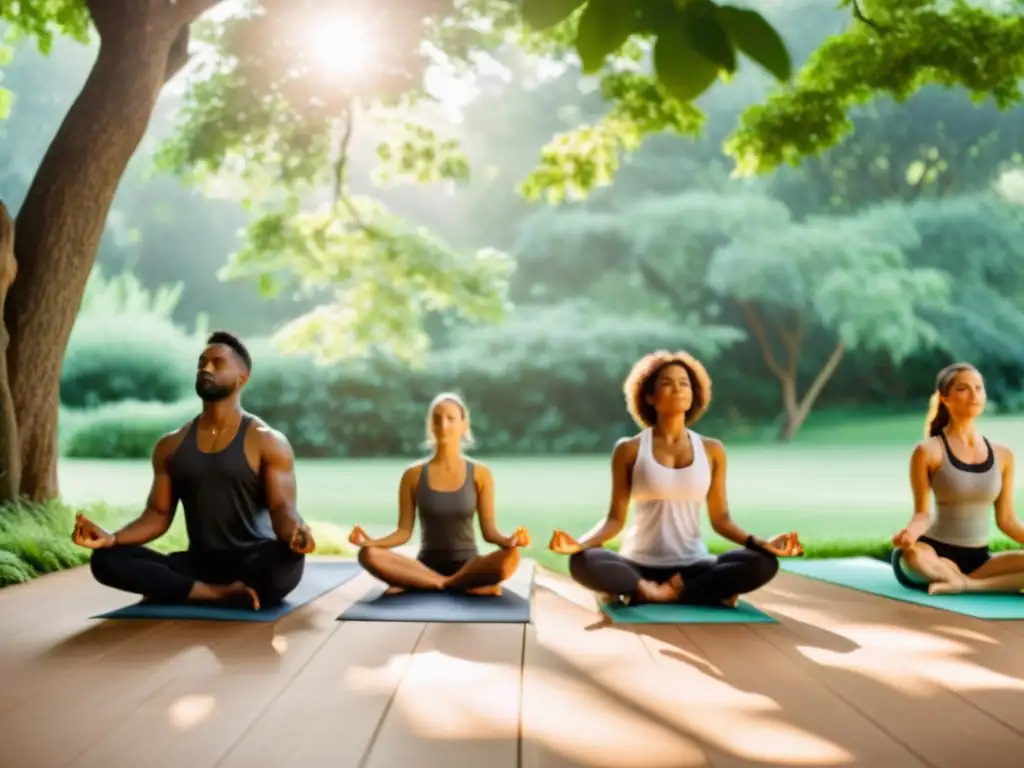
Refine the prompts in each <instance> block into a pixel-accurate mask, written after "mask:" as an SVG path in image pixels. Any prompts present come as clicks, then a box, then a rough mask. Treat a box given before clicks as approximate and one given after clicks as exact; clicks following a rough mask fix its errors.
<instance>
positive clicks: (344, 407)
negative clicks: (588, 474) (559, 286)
mask: <svg viewBox="0 0 1024 768" xmlns="http://www.w3.org/2000/svg"><path fill="white" fill-rule="evenodd" d="M452 338H453V342H452V344H451V345H450V347H449V348H447V349H444V350H438V351H436V352H434V353H432V354H431V355H430V356H429V359H427V360H426V361H425V363H424V364H423V365H421V366H419V367H417V368H410V367H409V366H407V365H406V364H404V363H402V362H400V361H397V360H394V359H388V358H385V357H377V358H374V359H370V360H360V361H352V362H345V363H340V364H332V365H319V364H317V363H316V362H315V361H314V360H313V359H312V358H310V357H306V356H294V355H286V354H284V353H282V352H280V351H277V350H275V349H273V347H272V346H271V345H269V344H268V343H266V342H253V343H252V344H250V347H251V350H252V352H253V358H254V361H255V362H254V367H253V374H252V379H251V381H250V382H249V384H248V386H247V387H246V391H245V395H244V397H243V404H244V405H245V407H246V408H247V409H248V410H249V411H251V412H253V413H255V414H257V415H259V416H260V417H262V418H263V419H265V420H266V421H267V422H269V423H270V424H271V425H272V426H273V427H275V428H277V429H280V430H282V431H283V432H285V434H287V435H288V437H289V439H290V440H291V442H292V444H293V446H294V448H295V450H296V453H297V454H298V455H300V456H307V457H323V458H329V457H338V458H342V457H368V456H408V455H418V454H419V453H420V452H421V451H422V443H423V440H424V437H425V417H426V413H425V408H426V405H427V403H428V402H429V401H430V399H431V398H432V397H433V396H434V395H435V394H437V393H438V392H441V391H445V390H454V391H457V392H459V393H460V394H462V395H463V397H465V398H466V401H467V402H468V403H469V405H470V408H471V409H472V412H473V414H472V415H473V427H474V432H475V433H476V436H477V441H478V444H479V447H478V450H479V451H480V452H482V453H491V454H520V453H533V454H536V453H548V454H565V453H591V452H594V451H607V450H610V449H611V446H612V444H613V443H614V441H615V440H616V439H617V438H618V437H621V436H622V435H623V434H627V433H629V432H630V431H631V430H633V429H634V427H633V426H632V425H631V423H630V421H629V418H628V416H627V415H626V412H625V407H624V402H623V396H622V380H623V378H624V377H625V375H626V373H627V372H628V370H629V367H630V366H631V365H632V364H633V362H634V361H635V360H636V359H637V358H638V357H639V356H640V355H642V354H644V353H646V352H649V351H651V350H652V349H657V348H661V347H667V348H675V347H683V348H687V349H689V350H690V351H692V352H693V353H694V354H696V355H697V356H699V357H702V358H705V359H709V358H712V357H713V356H714V355H715V354H716V353H717V352H718V351H719V350H720V349H721V348H722V347H723V346H725V345H727V344H729V343H730V342H732V341H734V340H735V339H736V338H737V335H736V334H735V333H733V332H731V331H723V330H720V329H714V328H705V329H702V330H701V331H700V332H699V333H698V332H694V331H690V330H687V329H680V328H678V327H676V326H672V325H669V324H667V323H662V322H659V321H655V320H650V319H647V318H638V319H634V320H628V321H623V320H622V319H621V318H617V319H615V320H614V321H610V320H607V319H604V318H602V317H600V316H598V315H595V314H591V313H588V312H586V311H584V310H581V309H566V308H561V309H558V310H538V311H536V312H532V313H529V314H523V315H520V316H519V317H517V318H515V319H514V321H513V322H511V323H509V324H506V325H504V326H502V327H494V328H474V329H471V330H465V331H462V332H459V333H456V334H454V335H453V337H452ZM191 346H192V347H193V348H192V349H191V350H190V354H189V357H190V359H191V358H194V356H195V349H194V347H195V346H196V345H195V344H192V345H191ZM152 352H153V355H154V357H158V358H159V359H160V361H161V365H164V364H166V360H167V358H166V357H165V356H164V355H163V352H162V351H161V350H157V349H154V350H152ZM109 365H110V366H111V368H112V370H111V371H110V373H109V374H108V378H107V380H106V383H105V384H104V385H103V387H105V388H104V389H103V391H104V392H109V391H112V390H113V389H114V385H113V383H112V382H115V381H130V380H132V377H133V376H134V375H135V372H136V371H151V372H152V371H156V370H163V369H162V368H161V365H157V364H155V363H153V362H152V360H150V361H144V360H142V359H141V357H130V356H125V357H123V358H121V359H120V360H118V361H115V360H114V359H113V358H110V362H109ZM117 365H124V366H125V367H124V369H122V370H120V371H118V370H113V369H115V368H116V367H117ZM180 365H184V363H182V364H180ZM133 366H134V367H133ZM178 370H181V368H180V367H179V369H178ZM184 370H185V371H186V372H189V371H191V362H189V364H188V366H187V367H186V368H185V369H184ZM139 378H140V380H141V378H142V375H141V373H140V374H139ZM187 379H188V382H189V389H191V376H190V375H189V376H188V377H187ZM99 389H100V387H99V386H98V385H95V386H94V389H93V390H92V391H98V390H99ZM142 389H143V387H141V386H139V387H138V388H137V390H142ZM161 391H162V392H164V393H167V392H170V391H171V390H170V388H167V389H165V390H161ZM183 391H184V387H180V388H179V389H178V390H177V392H178V393H179V396H180V393H183ZM137 395H138V392H137V391H136V396H135V397H134V398H133V400H136V401H137V400H139V399H142V398H139V397H138V396H137ZM145 399H151V400H158V399H161V398H158V397H151V398H145ZM66 404H67V405H71V403H66ZM198 410H199V404H198V401H197V400H196V399H195V398H194V397H190V398H188V399H186V400H184V401H179V402H177V403H168V404H163V403H139V402H126V403H122V404H109V405H106V406H104V407H100V408H95V409H92V410H91V411H89V412H88V413H77V414H76V415H75V416H74V417H73V418H69V420H68V423H69V425H70V424H71V423H73V424H74V427H73V429H70V434H68V435H67V437H66V439H65V442H64V445H65V451H66V454H67V455H69V456H75V457H92V458H99V457H102V458H142V457H144V456H148V455H149V454H150V451H151V450H152V446H153V443H154V442H155V441H156V439H157V438H158V437H159V436H160V435H161V434H164V433H165V432H167V431H170V430H171V429H175V428H177V427H179V426H181V424H183V423H184V422H185V421H187V420H188V419H189V418H191V417H192V416H194V415H195V414H196V413H197V412H198Z"/></svg>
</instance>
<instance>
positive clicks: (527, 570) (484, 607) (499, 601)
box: [338, 560, 534, 624]
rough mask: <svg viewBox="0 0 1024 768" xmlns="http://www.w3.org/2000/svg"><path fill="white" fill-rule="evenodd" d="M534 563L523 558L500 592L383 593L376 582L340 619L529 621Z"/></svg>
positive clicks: (471, 622) (452, 621) (479, 621)
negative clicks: (484, 594) (470, 593)
mask: <svg viewBox="0 0 1024 768" xmlns="http://www.w3.org/2000/svg"><path fill="white" fill-rule="evenodd" d="M533 572H534V564H533V562H531V561H529V560H525V561H523V562H522V563H521V564H520V566H519V569H518V570H517V571H516V572H515V573H514V574H513V575H512V578H510V579H508V580H507V581H505V582H504V583H503V584H502V585H501V586H502V589H503V592H502V594H501V595H499V596H497V597H494V596H489V595H488V596H476V595H460V594H457V593H452V592H401V593H399V594H397V595H385V594H384V591H385V590H386V589H387V588H386V587H384V586H378V587H375V588H374V589H372V590H371V591H370V592H369V593H368V594H367V595H366V596H365V597H363V599H361V600H359V601H358V602H356V603H353V604H352V605H351V606H349V608H348V610H346V611H345V612H344V613H342V614H341V615H340V616H339V617H338V620H339V621H415V622H432V623H439V624H443V623H448V624H529V623H530V616H531V612H530V608H531V606H530V598H531V597H532V596H533Z"/></svg>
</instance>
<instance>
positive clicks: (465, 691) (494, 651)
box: [345, 624, 525, 768]
mask: <svg viewBox="0 0 1024 768" xmlns="http://www.w3.org/2000/svg"><path fill="white" fill-rule="evenodd" d="M524 626H525V625H523V624H429V625H428V626H427V629H426V631H425V632H424V634H423V638H422V640H421V641H420V643H419V644H418V645H417V647H416V651H415V654H414V655H413V657H412V659H411V661H410V662H409V664H408V669H407V671H406V672H405V675H404V677H403V678H402V680H401V682H400V683H399V685H398V689H397V691H396V692H395V697H394V701H393V702H392V703H391V706H390V707H389V708H388V710H387V713H386V714H385V716H384V721H383V723H382V724H381V728H380V732H379V734H378V735H377V738H376V739H375V740H374V742H373V744H372V745H371V747H370V752H369V755H368V756H367V759H366V760H365V761H364V762H363V763H361V765H363V766H366V768H393V766H403V765H408V766H412V765H416V766H424V768H426V767H428V766H438V767H440V766H445V767H446V768H447V766H453V765H467V766H469V765H473V766H478V765H486V766H488V768H516V766H517V764H518V753H519V703H520V700H519V696H520V687H521V679H522V658H523V633H524ZM345 764H346V765H347V764H348V763H345Z"/></svg>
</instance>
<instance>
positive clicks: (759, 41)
mask: <svg viewBox="0 0 1024 768" xmlns="http://www.w3.org/2000/svg"><path fill="white" fill-rule="evenodd" d="M718 19H719V21H721V23H722V26H723V27H724V28H725V31H726V32H727V33H728V34H729V37H730V38H731V39H732V42H733V43H734V44H735V45H736V47H737V48H739V49H740V50H741V51H743V53H745V54H746V55H747V56H749V57H750V58H751V59H753V60H754V61H756V62H757V63H758V64H760V65H761V66H762V67H764V68H765V69H766V70H768V72H770V73H771V74H772V75H774V76H775V78H776V79H778V80H789V78H790V77H792V76H793V62H792V60H791V59H790V57H789V51H788V50H787V49H786V44H785V43H784V42H783V40H782V38H781V37H780V36H779V33H778V32H776V31H775V28H774V27H773V26H772V25H771V24H769V23H768V22H767V21H765V19H764V17H763V16H761V14H759V13H758V12H757V11H751V10H748V9H746V8H737V7H735V6H732V5H723V6H720V7H719V9H718Z"/></svg>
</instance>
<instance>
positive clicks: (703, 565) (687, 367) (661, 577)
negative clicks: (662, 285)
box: [549, 351, 803, 606]
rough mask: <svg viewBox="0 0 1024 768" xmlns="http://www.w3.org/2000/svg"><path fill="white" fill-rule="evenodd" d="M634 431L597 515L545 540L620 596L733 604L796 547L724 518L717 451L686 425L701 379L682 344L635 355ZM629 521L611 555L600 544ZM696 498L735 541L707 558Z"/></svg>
mask: <svg viewBox="0 0 1024 768" xmlns="http://www.w3.org/2000/svg"><path fill="white" fill-rule="evenodd" d="M623 389H624V392H625V395H626V404H627V407H628V409H629V413H630V415H631V416H632V417H633V419H634V421H636V423H637V424H638V425H639V426H640V427H641V429H642V431H641V432H640V434H638V435H636V436H634V437H632V438H624V439H622V440H620V441H619V442H618V444H616V446H615V450H614V452H613V454H612V498H611V504H610V508H609V511H608V515H607V517H606V518H605V520H604V521H603V522H602V523H600V524H599V525H598V526H597V527H596V528H595V529H594V530H592V531H590V532H589V533H587V534H586V535H585V536H584V537H583V538H582V540H580V541H579V542H577V541H576V540H575V539H573V538H572V537H571V536H570V535H569V534H567V533H566V532H565V531H562V530H556V531H555V532H554V535H553V536H552V537H551V543H550V545H549V546H550V548H551V549H552V550H553V551H554V552H557V553H558V554H564V555H570V556H571V557H570V559H569V572H570V573H571V574H572V577H573V578H574V579H575V580H576V581H577V582H579V583H580V584H582V585H583V586H585V587H587V588H589V589H591V590H593V591H595V592H598V593H600V594H602V595H606V596H608V597H611V598H613V599H617V600H620V601H623V602H627V603H628V602H633V601H641V602H677V601H678V602H685V603H691V604H698V605H729V606H735V605H736V603H737V601H738V599H739V595H741V594H745V593H748V592H752V591H754V590H755V589H758V588H759V587H762V586H764V585H765V584H767V583H768V582H769V581H770V580H771V579H772V578H773V577H774V576H775V574H776V573H777V572H778V569H779V563H778V560H777V558H778V557H786V556H793V555H800V554H802V553H803V550H802V548H801V545H800V540H799V538H798V537H797V535H796V534H795V533H783V534H779V535H778V536H775V537H773V538H771V539H769V540H767V541H764V540H761V539H758V538H756V537H754V536H752V535H750V534H748V533H747V532H746V531H744V530H743V529H742V528H740V527H739V526H738V525H736V523H734V522H733V521H732V518H731V517H730V515H729V506H728V503H727V501H726V493H725V450H724V448H723V447H722V444H721V443H720V442H719V441H718V440H714V439H712V438H709V437H703V436H701V435H699V434H698V433H696V432H694V431H693V430H691V429H689V426H690V425H692V424H693V423H694V422H696V421H697V419H699V418H700V417H701V416H702V415H703V414H704V412H705V411H706V410H707V407H708V404H709V402H710V401H711V380H710V379H709V377H708V374H707V371H706V370H704V366H703V365H701V364H700V363H699V362H698V361H697V360H696V359H694V358H693V357H692V356H690V355H689V354H687V353H686V352H664V351H662V352H655V353H652V354H650V355H647V356H645V357H644V358H642V359H641V360H639V361H638V362H637V363H636V364H635V365H634V366H633V369H632V370H631V371H630V373H629V376H628V377H627V378H626V381H625V384H624V387H623ZM630 502H632V505H633V522H632V525H630V527H629V529H628V530H627V531H626V535H625V537H624V538H623V541H622V546H621V549H620V551H619V552H618V553H616V552H612V551H611V550H607V549H603V545H604V544H605V543H606V542H607V541H609V540H611V539H612V538H614V537H615V536H617V535H618V534H619V532H620V531H622V529H623V528H624V527H625V523H626V515H627V511H628V509H629V506H630ZM705 504H706V505H707V508H708V516H709V518H710V521H711V526H712V528H713V529H714V530H715V532H716V533H718V534H719V535H720V536H723V537H724V538H726V539H729V540H730V541H734V542H736V543H737V544H740V545H742V546H741V548H739V549H734V550H731V551H729V552H726V553H725V554H723V555H720V556H718V557H714V556H712V555H710V554H709V553H708V548H707V544H705V542H704V540H703V538H702V537H701V532H700V519H701V513H702V511H703V509H704V506H705Z"/></svg>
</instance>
